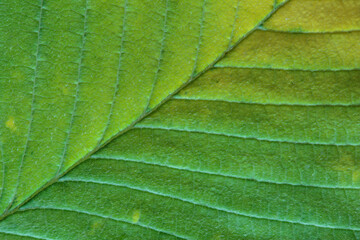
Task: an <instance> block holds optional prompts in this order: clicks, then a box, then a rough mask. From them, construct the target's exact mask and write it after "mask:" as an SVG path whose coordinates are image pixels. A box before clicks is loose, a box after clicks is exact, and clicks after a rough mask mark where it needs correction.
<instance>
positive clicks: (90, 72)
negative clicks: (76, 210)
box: [0, 0, 275, 214]
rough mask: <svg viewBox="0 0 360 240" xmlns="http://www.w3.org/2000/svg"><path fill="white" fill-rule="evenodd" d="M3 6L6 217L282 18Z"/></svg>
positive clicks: (187, 7) (257, 4)
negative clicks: (241, 43)
mask: <svg viewBox="0 0 360 240" xmlns="http://www.w3.org/2000/svg"><path fill="white" fill-rule="evenodd" d="M1 5H2V7H1V10H0V11H1V14H0V15H1V18H2V20H3V21H2V22H3V23H2V24H1V26H0V31H1V33H2V34H1V39H0V42H1V49H2V51H1V52H2V53H1V57H0V60H1V63H2V65H1V66H2V67H1V73H0V77H1V112H2V113H3V114H1V122H2V126H3V127H2V128H1V146H2V162H3V166H2V175H3V177H2V184H1V185H3V188H2V189H3V191H2V196H1V201H0V209H1V211H2V212H5V214H7V212H8V210H11V209H14V208H15V207H17V206H19V205H20V204H22V203H23V202H24V201H25V200H26V199H28V198H30V197H31V196H32V195H34V193H36V192H37V191H39V189H40V188H42V187H43V186H45V185H47V184H49V183H51V182H54V181H56V179H57V178H59V177H60V176H61V175H63V174H64V173H65V172H66V171H68V170H69V169H70V168H72V167H73V166H74V165H76V164H77V163H78V162H79V161H81V160H83V159H86V158H88V156H89V155H90V154H91V153H92V152H94V151H96V150H97V149H98V148H100V147H101V146H102V145H103V144H104V143H106V142H107V141H109V140H110V139H111V138H112V137H114V136H115V135H117V134H120V133H121V132H122V131H124V130H126V129H128V128H129V127H131V126H132V125H133V124H134V123H135V122H136V121H138V120H139V119H141V118H142V117H143V116H144V115H145V114H146V113H147V112H149V111H151V110H152V109H154V108H155V107H156V106H157V105H159V103H161V102H162V101H164V99H166V98H167V97H168V96H169V95H171V94H173V93H174V91H176V90H177V89H179V87H181V86H182V85H183V84H185V83H186V82H189V81H191V80H193V79H194V78H195V77H196V76H197V75H198V74H199V73H201V72H202V71H203V70H204V69H206V68H208V67H209V66H210V65H212V64H213V63H214V61H216V60H217V59H218V58H219V57H220V56H222V55H223V54H224V53H225V52H226V51H228V50H230V49H231V48H232V46H233V45H234V44H235V43H236V42H237V41H238V40H239V39H240V38H241V37H243V36H244V35H245V34H247V33H248V32H249V31H251V30H252V29H253V28H254V27H255V26H256V25H259V24H261V22H262V21H263V19H264V18H266V17H267V15H269V14H270V13H271V12H273V11H274V10H275V6H274V3H273V1H272V0H271V1H237V0H227V1H222V2H221V3H219V2H217V1H212V0H199V1H182V2H178V1H172V0H159V1H143V0H141V1H140V0H139V1H137V0H131V1H130V0H122V1H115V0H112V1H93V0H81V1H79V0H65V1H53V0H39V1H38V0H32V1H26V2H24V1H13V0H11V1H5V0H4V1H2V3H1ZM248 10H250V11H248ZM23 23H24V24H23ZM210 50H211V51H210Z"/></svg>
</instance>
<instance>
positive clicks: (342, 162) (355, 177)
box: [333, 154, 360, 183]
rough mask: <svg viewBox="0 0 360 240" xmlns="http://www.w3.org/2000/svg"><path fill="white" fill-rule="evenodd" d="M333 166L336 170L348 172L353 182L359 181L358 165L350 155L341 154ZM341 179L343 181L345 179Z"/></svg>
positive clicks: (359, 171) (359, 169)
mask: <svg viewBox="0 0 360 240" xmlns="http://www.w3.org/2000/svg"><path fill="white" fill-rule="evenodd" d="M333 168H334V170H336V171H340V172H347V173H349V175H350V177H351V179H352V182H353V183H355V182H359V181H360V165H359V164H358V163H356V161H355V159H354V158H353V157H352V156H351V155H348V154H344V155H343V156H341V158H340V159H339V162H338V163H337V164H336V165H335V166H334V167H333ZM343 180H344V181H345V179H343Z"/></svg>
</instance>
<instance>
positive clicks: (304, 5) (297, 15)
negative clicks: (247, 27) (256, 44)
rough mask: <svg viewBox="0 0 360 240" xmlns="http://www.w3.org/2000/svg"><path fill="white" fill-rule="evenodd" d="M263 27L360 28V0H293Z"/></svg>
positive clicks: (304, 28) (290, 28)
mask: <svg viewBox="0 0 360 240" xmlns="http://www.w3.org/2000/svg"><path fill="white" fill-rule="evenodd" d="M263 26H264V27H265V28H266V29H271V30H278V31H292V32H334V31H352V30H360V1H359V0H345V1H344V0H291V1H290V2H289V3H287V4H286V5H285V6H284V7H283V8H281V9H279V11H278V12H276V13H275V14H274V15H273V16H272V17H271V18H270V19H269V20H268V21H266V22H265V23H264V25H263Z"/></svg>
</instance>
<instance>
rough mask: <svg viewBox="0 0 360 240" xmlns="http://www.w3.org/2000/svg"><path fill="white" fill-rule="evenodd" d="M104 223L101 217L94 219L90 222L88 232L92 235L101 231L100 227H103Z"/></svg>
mask: <svg viewBox="0 0 360 240" xmlns="http://www.w3.org/2000/svg"><path fill="white" fill-rule="evenodd" d="M104 224H105V223H104V220H103V219H101V220H97V221H94V222H93V223H92V224H91V227H90V232H89V234H90V235H94V234H95V233H96V232H98V231H101V230H102V228H103V227H104Z"/></svg>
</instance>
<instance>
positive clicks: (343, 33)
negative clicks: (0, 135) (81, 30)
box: [0, 0, 360, 239]
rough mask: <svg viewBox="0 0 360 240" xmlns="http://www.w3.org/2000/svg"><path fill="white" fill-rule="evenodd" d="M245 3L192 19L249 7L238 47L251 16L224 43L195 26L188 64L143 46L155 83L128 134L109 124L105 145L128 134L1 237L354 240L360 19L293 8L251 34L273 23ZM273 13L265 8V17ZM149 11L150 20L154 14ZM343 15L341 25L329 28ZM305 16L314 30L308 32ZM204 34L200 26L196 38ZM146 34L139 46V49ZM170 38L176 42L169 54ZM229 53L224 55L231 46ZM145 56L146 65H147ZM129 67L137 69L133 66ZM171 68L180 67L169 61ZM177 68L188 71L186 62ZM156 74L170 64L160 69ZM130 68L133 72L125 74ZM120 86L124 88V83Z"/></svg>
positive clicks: (334, 7)
mask: <svg viewBox="0 0 360 240" xmlns="http://www.w3.org/2000/svg"><path fill="white" fill-rule="evenodd" d="M129 2H131V1H129ZM169 2H170V1H169ZM261 2H262V3H263V2H264V1H261ZM161 3H165V1H162V2H161ZM252 3H253V2H252V1H251V2H242V1H240V2H239V3H237V4H239V5H237V4H236V3H231V2H230V1H229V4H228V6H229V8H226V7H224V6H226V5H224V4H220V3H219V4H216V3H215V1H214V2H211V1H207V2H206V5H201V4H200V3H199V6H200V10H199V11H200V13H208V12H207V11H204V9H205V10H206V9H208V10H209V12H210V13H208V14H210V15H211V13H214V16H217V15H219V16H221V15H222V13H224V16H223V17H224V18H227V17H228V15H226V13H225V10H224V9H233V10H234V9H235V10H234V11H235V12H238V13H240V12H241V11H244V12H246V13H248V12H249V10H250V9H251V10H253V11H254V12H253V13H254V15H252V14H250V15H251V17H254V16H260V15H261V14H260V12H263V13H264V14H263V15H261V16H262V17H261V18H260V17H259V18H254V19H257V20H253V23H254V24H253V25H252V26H249V27H248V28H242V27H240V29H244V30H240V32H241V31H243V32H242V33H241V34H239V36H238V38H241V37H242V36H244V34H245V33H247V32H252V28H254V27H255V28H256V30H255V31H253V32H252V33H251V34H249V35H248V36H247V37H246V38H244V39H243V41H241V42H240V43H238V44H235V42H236V40H235V37H234V38H232V37H231V35H233V36H236V34H237V33H236V32H237V31H239V30H238V29H239V27H238V26H237V25H236V24H234V21H235V23H237V22H239V23H240V22H242V21H244V22H246V23H251V22H252V20H251V19H252V18H251V17H249V18H248V19H246V20H244V19H243V18H241V16H243V15H242V14H240V15H238V17H236V13H234V15H233V18H232V20H233V24H232V25H231V24H230V25H229V29H228V31H230V29H231V31H230V35H226V34H224V32H223V31H226V27H225V26H227V25H226V24H224V20H221V21H220V20H219V22H218V23H217V24H215V22H216V20H215V22H214V21H213V20H214V17H212V18H211V19H212V20H210V17H209V20H206V19H207V17H206V16H207V14H199V18H198V21H197V23H198V24H199V19H200V23H201V22H202V21H203V24H204V25H202V24H200V25H198V26H204V27H203V28H201V27H200V28H198V32H197V35H195V34H194V36H197V37H198V40H199V39H200V40H201V41H200V43H201V44H200V45H196V44H195V45H194V46H195V55H191V54H190V55H184V56H182V57H179V58H178V56H177V55H176V54H174V52H175V53H176V51H169V52H168V51H165V50H162V48H163V47H165V46H167V45H166V41H165V42H164V41H161V39H163V38H161V37H159V38H158V39H160V41H158V43H160V47H158V48H157V49H156V48H155V47H154V46H152V45H150V46H148V45H146V44H148V43H146V44H145V42H146V41H145V42H144V45H146V46H148V48H149V51H150V52H151V51H152V50H154V49H156V50H158V53H159V55H157V56H160V57H159V58H156V59H157V65H156V64H155V67H154V68H149V69H152V70H155V71H154V72H152V75H151V74H150V73H149V76H152V77H154V78H155V79H156V84H155V85H154V84H153V83H154V82H152V84H149V86H150V85H151V86H153V87H151V90H149V91H148V92H149V94H148V95H146V96H147V97H146V99H147V101H144V102H146V103H145V104H144V105H143V106H142V107H140V108H139V109H140V110H139V114H138V116H137V117H134V118H133V119H132V118H129V119H131V121H130V120H129V122H128V123H123V120H124V119H127V118H123V117H124V116H122V115H121V116H120V115H119V117H117V118H115V117H114V121H118V124H119V125H116V124H115V123H114V124H115V125H116V126H118V129H117V131H115V132H114V134H116V133H117V132H120V133H123V132H122V128H121V127H119V126H123V128H124V129H125V128H126V129H130V128H131V130H129V131H127V132H125V133H123V134H121V135H119V134H118V136H117V137H116V138H114V139H112V141H111V142H110V143H109V144H107V145H106V146H105V147H102V148H101V149H100V150H99V151H97V152H95V153H92V151H90V152H91V153H92V154H91V156H90V157H89V159H88V160H87V161H85V162H83V163H82V164H80V165H79V166H77V167H76V168H74V169H73V170H72V171H71V172H69V173H68V174H66V175H65V176H63V177H61V178H60V179H59V180H58V181H57V182H56V183H54V184H53V185H51V186H50V187H48V188H46V189H45V190H43V191H41V192H40V193H39V194H38V195H36V196H35V197H34V198H32V199H31V200H30V201H29V202H27V203H26V204H24V205H22V206H21V207H20V208H19V209H15V210H16V211H15V210H13V211H12V214H11V215H10V216H8V217H7V218H5V219H4V220H2V221H1V222H0V232H2V233H3V236H4V238H5V239H6V238H9V239H11V237H14V239H16V238H15V236H19V237H20V238H21V239H22V238H24V239H27V238H29V239H33V238H37V239H117V238H124V239H163V238H164V239H172V238H176V239H358V238H360V217H359V216H360V212H359V209H360V200H359V188H360V165H359V158H358V156H359V154H360V153H359V142H360V135H359V132H360V131H359V130H360V129H359V124H358V123H359V122H360V114H359V112H360V111H359V110H360V109H359V101H360V86H359V81H358V80H359V77H360V71H359V69H360V59H359V56H360V54H359V53H360V45H359V41H358V39H359V34H358V32H357V29H359V27H360V25H359V24H358V22H357V21H356V19H357V17H359V15H357V14H356V13H354V12H351V9H354V8H355V9H356V7H358V6H359V4H357V1H349V2H347V3H344V4H341V3H340V2H339V1H335V0H329V1H310V0H306V1H299V0H298V1H296V0H291V1H290V2H289V3H287V4H285V5H284V7H282V8H280V9H279V11H277V12H276V13H275V14H274V15H273V16H272V17H270V19H269V20H268V21H266V22H265V23H264V24H262V23H261V19H263V18H265V17H266V15H268V14H269V13H270V12H272V11H273V10H272V7H273V6H272V3H273V2H271V4H270V5H266V6H271V7H270V8H269V9H268V10H267V12H266V11H265V10H264V9H265V8H262V7H261V6H260V5H256V4H255V3H253V4H254V5H252ZM283 3H285V2H284V1H275V5H276V6H281V5H278V4H283ZM320 3H321V4H320ZM192 4H194V2H192ZM242 4H244V5H242ZM180 5H181V4H180ZM218 5H221V6H218ZM99 6H100V5H99ZM139 6H141V4H140V3H139ZM139 6H137V5H136V7H139ZM166 6H168V5H165V7H163V10H164V11H165V12H166V9H167V7H166ZM184 6H185V5H184ZM184 6H183V7H184ZM186 6H188V5H186ZM204 6H205V8H204ZM264 6H265V5H264ZM320 6H321V7H320ZM110 9H112V8H110ZM125 9H126V8H125ZM154 9H157V10H159V9H160V8H159V9H158V6H155V5H154ZM318 9H320V12H319V13H318V11H317V10H318ZM263 10H264V11H263ZM147 11H148V10H146V11H145V12H147ZM332 11H334V12H335V11H336V12H338V13H332ZM349 11H350V13H351V14H350V13H349V17H350V18H351V19H352V21H348V20H347V19H345V18H341V17H340V16H343V15H344V14H345V13H347V12H349ZM185 12H186V13H189V12H188V9H187V10H186V9H184V13H185ZM328 12H329V14H330V15H331V14H332V16H334V18H332V19H331V20H329V21H330V22H331V21H332V22H331V24H329V22H328V18H324V17H322V14H325V13H328ZM169 13H170V11H169ZM173 14H175V12H173ZM189 14H190V13H189ZM193 14H195V13H191V16H196V14H195V15H193ZM250 15H249V16H250ZM312 15H314V17H315V19H317V21H318V22H316V24H313V25H312V24H311V21H315V20H313V19H312V20H311V17H309V16H312ZM162 16H163V21H162V23H163V25H162V26H163V27H164V26H166V25H167V24H164V23H166V22H167V21H168V20H166V19H167V17H165V16H166V14H165V15H162ZM168 16H169V19H170V16H172V15H171V14H170V15H168ZM245 16H247V15H245ZM336 16H339V17H338V18H336ZM160 18H161V17H160ZM220 18H221V17H220ZM287 18H292V20H290V21H287V20H285V19H287ZM184 19H185V18H184ZM215 19H216V18H215ZM234 19H235V20H234ZM152 20H154V19H152ZM144 21H147V20H144ZM169 21H170V20H169ZM160 22H161V21H160ZM334 22H336V23H337V24H336V26H335V25H334ZM350 22H351V24H349V23H350ZM177 23H178V22H177ZM206 23H207V24H209V25H211V26H212V28H209V29H208V30H207V28H206V27H205V26H206ZM139 24H140V23H139ZM259 24H260V25H259ZM159 25H160V26H161V24H159ZM257 25H259V26H258V27H256V26H257ZM234 26H236V27H235V28H234ZM239 26H242V25H239ZM110 29H111V30H113V29H114V28H113V27H111V28H110ZM159 29H161V27H159ZM211 29H212V30H211ZM214 29H217V30H214ZM234 29H235V30H234ZM294 29H297V30H294ZM299 29H301V31H300V30H299ZM147 30H148V31H155V30H156V28H155V27H154V28H152V29H147ZM172 31H173V32H177V30H176V31H175V30H172ZM179 31H181V30H179ZM299 31H300V32H301V33H299ZM165 33H167V31H165V32H163V35H161V34H160V36H165V35H166V34H165ZM167 34H169V35H171V33H167ZM217 34H219V35H217ZM110 35H112V34H110ZM131 36H134V34H131ZM141 36H143V35H141ZM156 36H157V35H144V37H145V38H146V39H147V40H149V39H148V37H151V38H152V37H156ZM200 36H202V37H201V38H200ZM216 36H217V37H218V39H216ZM226 36H227V37H226ZM229 36H230V43H229ZM177 40H178V41H180V40H179V39H178V35H174V38H173V39H172V40H169V42H170V43H176V41H177ZM120 42H121V41H120ZM126 42H127V41H124V44H125V43H126ZM154 42H156V41H150V43H154ZM195 42H196V41H195ZM221 42H223V43H224V44H223V45H221V44H220V43H221ZM197 43H198V44H199V41H198V42H197ZM154 44H155V43H154ZM233 44H235V47H234V48H232V47H229V46H232V45H233ZM170 45H172V44H170ZM94 46H97V45H94ZM161 46H163V47H161ZM196 46H197V47H196ZM199 46H201V47H199ZM221 46H222V47H221ZM104 47H109V46H108V44H104ZM173 47H174V48H177V47H178V45H174V46H173ZM185 49H187V50H189V49H190V48H185ZM201 49H203V50H201ZM95 50H96V49H94V51H89V53H91V52H95ZM228 50H231V51H230V52H229V53H228V54H226V55H225V56H224V57H221V58H219V56H221V55H222V54H223V53H224V52H226V51H228ZM129 51H130V50H129ZM134 51H138V49H137V48H136V47H134ZM143 51H144V52H146V51H145V50H143ZM143 51H140V53H139V54H145V53H143ZM189 51H190V50H189ZM202 51H203V52H202ZM214 52H217V53H216V54H213V53H214ZM180 53H181V51H179V54H180ZM166 54H169V56H168V58H165V56H166ZM197 54H199V55H197ZM180 55H181V54H180ZM141 56H142V55H141ZM145 56H149V58H150V56H151V53H149V55H146V54H145ZM189 56H190V57H189ZM191 56H192V57H194V56H195V59H194V58H192V57H191ZM196 56H197V57H196ZM129 57H130V56H129ZM131 57H134V58H133V59H134V61H137V60H135V59H138V57H139V56H137V57H135V56H131ZM131 57H130V58H131ZM106 59H107V58H106ZM176 59H177V60H176ZM179 59H183V61H184V62H183V64H184V65H182V66H181V65H180V63H181V61H180V63H179V65H176V66H175V65H174V62H171V61H172V60H173V61H176V62H178V61H179ZM189 59H192V60H193V63H196V64H195V65H194V64H189ZM142 60H144V61H145V62H146V63H148V61H147V60H146V59H142ZM215 60H219V61H216V62H214V61H215ZM149 61H150V60H149ZM150 62H151V61H150ZM155 62H156V61H155ZM125 63H128V62H127V61H125ZM131 63H132V62H129V65H130V66H133V65H132V64H131ZM159 64H160V65H161V66H163V65H164V67H165V66H167V65H166V64H169V65H168V68H165V69H163V68H162V67H160V68H159ZM95 65H96V66H98V64H95V63H94V66H95ZM105 65H106V66H108V64H107V63H104V66H105ZM91 66H92V65H91ZM139 66H140V65H139ZM139 66H137V65H135V67H134V68H133V70H134V72H135V76H136V73H137V72H136V71H137V68H139ZM189 66H191V67H192V68H189V69H188V72H187V73H190V72H191V73H190V75H186V74H185V73H186V67H189ZM194 66H195V67H194ZM198 66H199V67H198ZM177 67H179V68H178V70H174V69H175V68H177ZM100 68H101V67H100ZM104 68H105V67H104ZM198 68H199V69H198ZM101 69H102V68H101ZM191 70H192V71H191ZM141 71H143V69H141ZM141 71H139V74H140V75H141V74H144V76H147V75H146V74H145V73H144V72H141ZM149 71H151V70H149ZM104 72H105V71H104ZM125 72H127V71H125ZM6 73H7V72H6ZM124 74H125V73H124ZM128 74H129V79H130V77H132V76H133V75H132V74H130V73H128ZM168 74H169V75H168ZM182 74H183V75H182ZM140 75H139V76H140ZM198 75H199V76H200V77H199V78H198V79H196V80H195V81H192V80H193V79H194V78H195V77H196V76H198ZM161 76H163V78H162V77H161ZM145 78H146V77H144V79H145ZM39 79H40V78H39ZM125 79H127V78H125ZM160 79H162V80H160ZM44 81H45V78H44ZM101 81H104V78H101ZM149 81H150V80H149ZM161 81H163V82H161ZM92 82H93V80H91V83H92ZM184 83H187V85H186V86H185V85H184ZM139 84H144V81H140V80H139ZM119 86H120V85H119ZM121 86H122V85H121ZM124 86H127V85H124ZM134 86H136V87H139V89H140V90H143V89H144V88H145V87H144V86H142V87H140V86H139V85H134ZM128 89H129V90H128V91H130V90H131V89H132V88H130V87H129V88H128ZM180 89H181V90H180ZM96 90H97V91H98V89H96ZM178 90H180V92H178V93H177V94H176V95H174V96H172V95H173V94H174V93H175V92H177V91H178ZM110 92H112V91H110ZM128 94H132V93H130V92H129V93H128ZM169 95H170V96H172V97H171V98H170V99H169V97H168V96H169ZM112 96H117V95H116V94H115V95H112ZM139 96H140V95H139ZM89 97H90V95H89ZM104 97H106V94H105V95H104ZM132 97H133V101H134V102H137V101H140V100H138V99H142V98H141V97H143V93H142V94H141V97H139V98H138V99H137V97H138V96H137V95H136V94H135V95H132ZM123 101H124V105H121V106H123V107H124V108H126V107H128V108H129V114H130V112H131V113H132V111H131V110H130V109H131V107H132V105H131V104H130V103H128V102H126V101H125V100H123ZM140 102H141V101H140ZM126 103H128V104H126ZM159 103H161V104H162V106H160V107H159V108H158V109H157V110H156V111H153V112H152V113H151V114H150V115H147V116H146V117H144V118H143V119H142V120H141V121H139V122H138V121H137V120H136V119H138V118H139V117H141V116H142V115H144V113H149V112H151V111H152V109H153V108H155V107H156V106H157V105H158V104H159ZM114 106H115V105H114ZM100 109H101V110H103V107H101V108H100V107H99V111H100ZM110 109H111V105H110ZM85 110H87V108H84V111H85ZM110 112H111V111H110ZM114 112H116V111H114ZM97 114H98V115H99V116H103V113H102V112H98V113H97ZM118 114H123V112H119V113H118ZM94 116H95V113H94ZM84 118H85V117H84ZM74 119H75V118H74ZM86 119H87V118H86ZM134 119H135V120H134ZM9 120H11V118H9V119H8V120H7V122H6V124H5V125H7V128H8V129H10V130H11V128H14V127H17V125H16V124H15V123H16V119H15V118H14V119H13V120H11V121H9ZM89 122H90V123H91V124H95V125H96V124H97V123H95V122H92V121H89ZM134 123H136V125H135V126H132V125H133V124H134ZM74 124H75V122H74ZM81 124H83V122H81ZM105 124H109V123H105ZM121 124H125V125H121ZM126 124H128V125H129V126H131V127H130V128H129V127H128V125H126ZM81 126H82V125H81ZM109 126H111V125H109ZM82 127H83V126H82ZM84 129H86V128H84ZM89 129H92V127H89ZM102 134H104V136H105V135H106V131H105V132H102ZM80 135H81V134H80ZM86 136H87V137H88V138H89V141H90V139H92V137H93V135H91V134H89V135H84V136H82V137H83V138H84V139H87V138H86ZM100 136H101V135H100ZM110 137H111V136H110ZM65 139H66V138H65ZM70 139H72V138H69V140H70ZM104 139H105V138H104ZM104 139H103V140H104ZM78 141H80V140H78ZM86 141H87V140H86ZM104 141H106V140H104ZM4 143H5V142H4ZM4 143H3V145H4V146H5V144H4ZM68 144H69V146H70V145H72V144H70V142H69V143H68ZM81 144H82V142H79V145H76V144H75V146H77V147H79V146H81ZM99 144H100V145H101V143H99ZM79 149H81V147H79ZM4 152H5V151H4ZM84 152H85V151H84ZM76 153H78V152H76ZM86 154H88V153H86ZM3 156H7V155H3ZM34 159H36V158H34ZM74 159H77V160H76V161H79V160H80V159H79V158H74ZM74 161H75V160H74ZM31 162H32V161H31ZM5 163H7V162H5ZM5 166H7V165H6V164H5ZM69 168H70V167H69ZM5 169H6V168H5ZM39 171H40V172H42V170H39ZM64 171H65V170H64ZM5 173H6V172H5ZM29 178H30V176H29ZM5 179H6V174H5ZM5 183H6V181H5ZM25 183H26V181H25ZM4 190H5V191H4V193H6V185H5V188H4ZM19 223H21V224H19Z"/></svg>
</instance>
